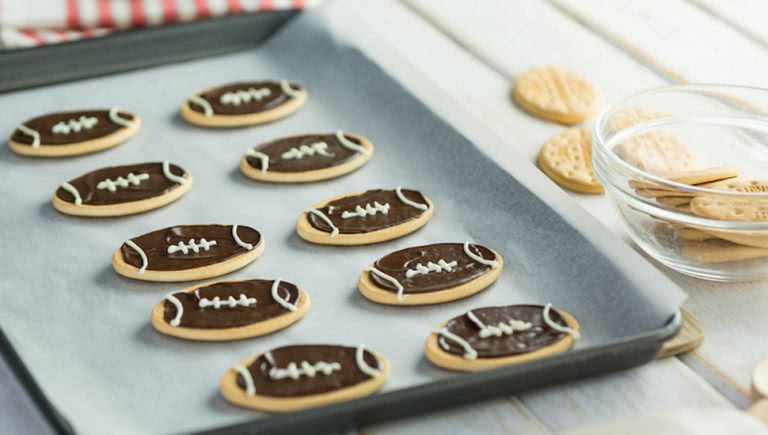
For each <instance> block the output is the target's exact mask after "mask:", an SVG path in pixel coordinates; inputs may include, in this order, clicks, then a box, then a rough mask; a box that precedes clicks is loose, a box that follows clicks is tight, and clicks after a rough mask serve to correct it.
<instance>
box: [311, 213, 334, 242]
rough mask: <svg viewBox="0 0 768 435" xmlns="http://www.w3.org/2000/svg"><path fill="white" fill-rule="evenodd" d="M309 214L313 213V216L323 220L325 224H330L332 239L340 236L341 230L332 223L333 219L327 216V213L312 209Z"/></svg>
mask: <svg viewBox="0 0 768 435" xmlns="http://www.w3.org/2000/svg"><path fill="white" fill-rule="evenodd" d="M307 213H312V214H313V215H315V216H317V217H319V218H320V219H322V220H323V221H324V222H325V223H327V224H328V226H329V227H331V237H334V236H337V235H338V234H339V228H338V227H337V226H336V225H334V224H333V222H331V219H330V218H329V217H328V216H326V215H325V213H323V212H321V211H320V210H318V209H316V208H310V209H308V210H307Z"/></svg>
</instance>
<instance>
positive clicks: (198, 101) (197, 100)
mask: <svg viewBox="0 0 768 435" xmlns="http://www.w3.org/2000/svg"><path fill="white" fill-rule="evenodd" d="M188 100H189V102H190V103H194V104H195V105H197V106H199V107H200V108H202V109H203V115H205V116H213V107H211V103H209V102H208V100H206V99H205V98H203V97H201V96H199V95H192V96H191V97H189V98H188Z"/></svg>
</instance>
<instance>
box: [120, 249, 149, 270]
mask: <svg viewBox="0 0 768 435" xmlns="http://www.w3.org/2000/svg"><path fill="white" fill-rule="evenodd" d="M125 244H126V245H128V246H130V247H131V248H133V250H134V251H136V252H138V253H139V257H141V269H139V275H143V274H144V272H145V271H146V270H147V266H149V260H147V254H145V253H144V250H143V249H141V247H140V246H139V245H137V244H136V242H134V241H133V240H126V241H125Z"/></svg>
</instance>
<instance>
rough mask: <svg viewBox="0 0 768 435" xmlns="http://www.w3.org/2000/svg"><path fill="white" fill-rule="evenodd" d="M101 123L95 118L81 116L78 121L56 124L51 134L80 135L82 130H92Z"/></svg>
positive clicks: (71, 120) (72, 120)
mask: <svg viewBox="0 0 768 435" xmlns="http://www.w3.org/2000/svg"><path fill="white" fill-rule="evenodd" d="M98 123H99V120H98V119H97V118H96V117H95V116H85V115H83V116H81V117H80V118H77V119H70V120H68V121H61V122H57V123H56V124H54V126H53V127H52V128H51V132H52V133H54V134H70V133H79V132H80V131H81V130H90V129H92V128H93V127H95V126H96V124H98Z"/></svg>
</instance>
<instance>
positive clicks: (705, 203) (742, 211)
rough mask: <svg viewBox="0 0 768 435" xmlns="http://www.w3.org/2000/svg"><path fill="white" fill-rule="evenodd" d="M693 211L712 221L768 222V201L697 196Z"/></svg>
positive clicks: (692, 202) (693, 203)
mask: <svg viewBox="0 0 768 435" xmlns="http://www.w3.org/2000/svg"><path fill="white" fill-rule="evenodd" d="M691 211H692V212H693V213H695V214H696V215H698V216H701V217H706V218H710V219H721V220H730V221H742V222H765V221H768V200H765V199H763V200H760V199H754V200H749V199H743V198H729V197H725V196H697V197H695V198H693V199H692V200H691Z"/></svg>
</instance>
